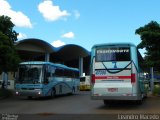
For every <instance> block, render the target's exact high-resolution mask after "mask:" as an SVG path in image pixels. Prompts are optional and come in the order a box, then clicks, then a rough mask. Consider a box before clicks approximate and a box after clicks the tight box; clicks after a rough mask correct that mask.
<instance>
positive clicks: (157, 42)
mask: <svg viewBox="0 0 160 120" xmlns="http://www.w3.org/2000/svg"><path fill="white" fill-rule="evenodd" d="M135 33H136V34H138V35H140V37H141V40H142V41H141V43H140V44H139V45H138V48H145V49H146V53H145V61H146V63H147V65H148V66H150V67H156V68H159V67H160V25H159V24H158V23H157V22H156V21H151V22H150V23H148V24H147V25H145V26H143V27H140V28H138V29H137V30H136V32H135Z"/></svg>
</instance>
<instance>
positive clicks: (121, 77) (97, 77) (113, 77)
mask: <svg viewBox="0 0 160 120" xmlns="http://www.w3.org/2000/svg"><path fill="white" fill-rule="evenodd" d="M95 79H131V76H95Z"/></svg>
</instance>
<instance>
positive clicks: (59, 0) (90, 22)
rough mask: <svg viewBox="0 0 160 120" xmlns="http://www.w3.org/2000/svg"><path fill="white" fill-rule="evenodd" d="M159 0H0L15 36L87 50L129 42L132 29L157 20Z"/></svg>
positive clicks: (137, 39) (0, 8) (137, 38)
mask: <svg viewBox="0 0 160 120" xmlns="http://www.w3.org/2000/svg"><path fill="white" fill-rule="evenodd" d="M159 6H160V0H0V15H7V16H9V17H11V21H12V22H13V23H14V24H15V27H14V30H15V31H16V32H17V33H19V36H18V40H23V39H27V38H37V39H41V40H44V41H46V42H48V43H50V44H52V45H53V46H54V47H59V46H61V45H66V44H76V45H80V46H82V47H84V48H85V49H87V50H88V51H91V47H92V46H93V45H95V44H101V43H115V42H131V43H133V44H135V45H138V44H139V43H140V42H141V40H140V36H139V35H136V34H135V30H136V29H138V28H139V27H142V26H144V25H146V24H148V23H149V22H150V21H157V22H158V23H159V21H160V7H159Z"/></svg>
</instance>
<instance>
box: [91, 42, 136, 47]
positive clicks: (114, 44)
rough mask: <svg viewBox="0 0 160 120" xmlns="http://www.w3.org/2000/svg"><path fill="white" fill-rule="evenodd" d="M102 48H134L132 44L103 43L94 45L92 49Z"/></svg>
mask: <svg viewBox="0 0 160 120" xmlns="http://www.w3.org/2000/svg"><path fill="white" fill-rule="evenodd" d="M103 46H134V47H136V46H135V45H134V44H133V43H129V42H128V43H127V42H126V43H103V44H96V45H94V46H93V47H92V48H96V47H103Z"/></svg>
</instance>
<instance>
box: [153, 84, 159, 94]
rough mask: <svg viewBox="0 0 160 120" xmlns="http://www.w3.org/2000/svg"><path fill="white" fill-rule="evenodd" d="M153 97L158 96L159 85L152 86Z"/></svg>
mask: <svg viewBox="0 0 160 120" xmlns="http://www.w3.org/2000/svg"><path fill="white" fill-rule="evenodd" d="M153 95H160V85H154V90H153Z"/></svg>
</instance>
